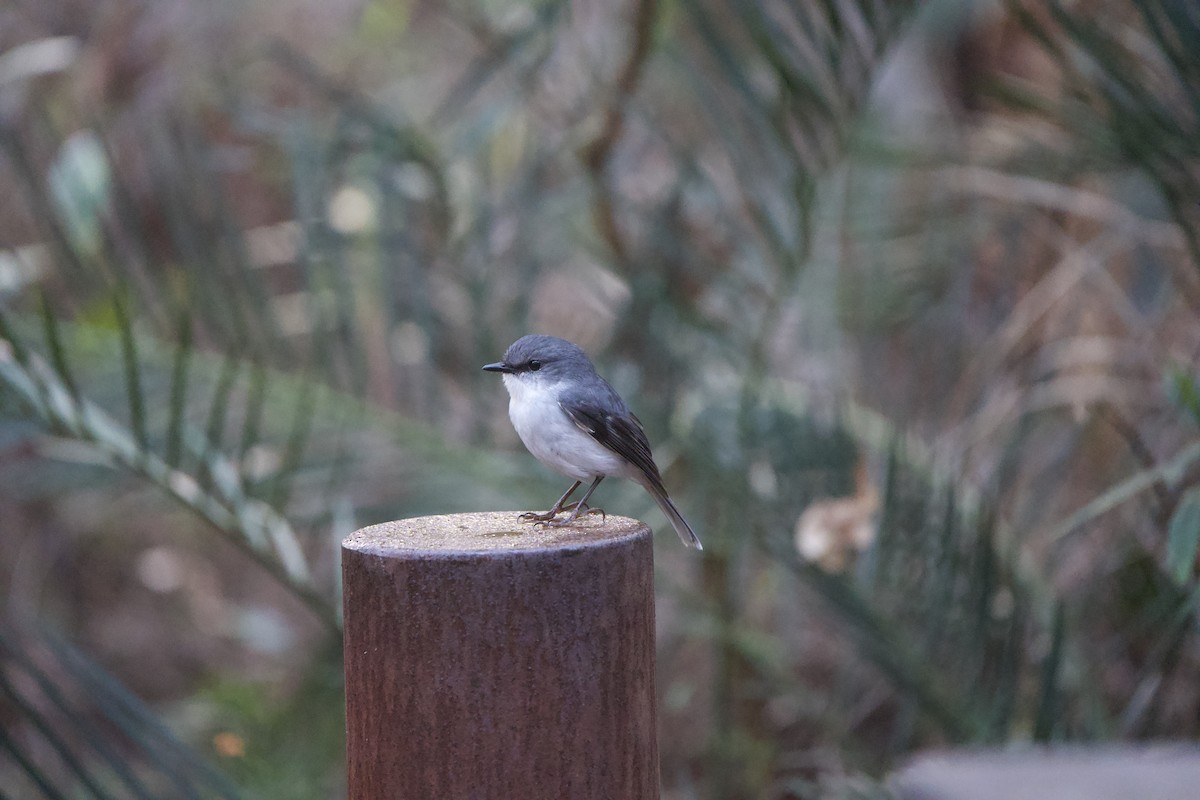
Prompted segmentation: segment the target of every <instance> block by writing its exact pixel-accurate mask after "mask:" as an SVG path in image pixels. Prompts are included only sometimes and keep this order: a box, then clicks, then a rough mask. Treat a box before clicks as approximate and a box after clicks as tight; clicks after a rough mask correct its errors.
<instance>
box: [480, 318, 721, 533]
mask: <svg viewBox="0 0 1200 800" xmlns="http://www.w3.org/2000/svg"><path fill="white" fill-rule="evenodd" d="M483 369H484V370H485V371H487V372H498V373H500V375H501V377H502V379H503V381H504V387H505V388H506V389H507V390H508V396H509V401H508V416H509V419H510V420H511V421H512V424H513V427H514V428H515V429H516V431H517V435H518V436H519V437H521V442H522V443H523V444H524V445H525V447H526V449H528V450H529V452H530V453H532V454H533V455H534V457H536V458H537V459H538V460H539V461H541V462H542V463H543V464H545V465H546V466H547V467H550V469H552V470H554V471H555V472H558V473H561V474H563V475H566V476H567V477H568V478H574V480H575V483H573V484H572V485H571V488H569V489H567V491H566V492H565V493H564V494H563V496H562V497H560V498H558V502H556V503H555V504H554V507H553V508H551V509H550V510H549V511H547V512H545V513H544V514H539V513H535V512H527V513H524V514H522V515H521V519H522V520H524V521H526V522H533V523H535V524H542V525H547V526H553V527H562V526H566V525H570V524H571V523H573V522H575V520H577V519H578V518H579V516H580V515H581V514H583V513H584V512H585V511H586V512H587V513H588V514H597V513H598V514H603V513H604V511H603V510H602V509H598V508H595V509H594V508H591V507H590V506H589V505H588V500H589V499H591V496H592V493H593V492H594V491H596V487H597V486H599V485H600V482H601V481H602V480H604V479H605V478H607V477H608V476H610V475H612V476H615V477H619V478H626V479H629V480H632V481H634V482H636V483H638V484H641V486H642V487H643V488H644V489H645V490H646V491H647V492H648V493H649V494H650V496H651V497H652V498H654V502H655V503H657V504H658V507H659V508H660V509H662V512H663V514H665V515H666V517H667V519H668V520H670V522H671V527H673V528H674V529H675V532H676V533H678V534H679V538H680V539H681V540H682V541H683V543H684V544H685V545H687V546H688V547H694V548H695V549H697V550H702V549H703V547H702V546H701V544H700V539H699V537H697V536H696V532H695V531H694V530H692V526H691V525H689V524H688V522H687V520H686V519H684V518H683V514H681V513H680V512H679V509H678V508H676V507H675V503H674V502H672V501H671V498H670V497H669V496H668V495H667V490H666V487H665V486H664V485H663V479H662V476H661V475H660V474H659V471H658V466H657V465H655V463H654V456H653V455H652V454H651V452H650V443H649V441H648V440H647V439H646V432H645V430H644V429H643V428H642V423H641V421H640V420H639V419H638V418H637V417H636V416H634V414H633V412H632V411H630V410H629V406H627V405H626V404H625V401H624V400H622V399H621V396H620V395H619V394H617V391H616V390H615V389H613V388H612V386H610V385H609V383H608V381H606V380H604V378H602V377H600V376H599V375H598V374H597V373H596V368H595V367H594V366H592V362H591V360H590V359H589V358H588V357H587V354H586V353H584V352H583V350H582V349H581V348H580V347H579V346H578V345H576V344H574V343H572V342H569V341H567V340H566V339H560V338H558V337H557V336H543V335H540V334H529V335H527V336H522V337H521V338H520V339H517V340H516V341H515V342H513V343H512V344H511V345H509V347H508V349H507V350H506V351H505V352H504V360H502V361H497V362H496V363H494V364H485V365H484V367H483ZM584 481H591V485H590V486H589V487H588V489H587V491H586V492H585V493H584V495H583V498H582V499H581V500H578V501H576V502H573V503H567V501H568V500H569V499H570V497H571V495H572V494H574V493H575V490H576V489H578V488H579V487H580V486H582V485H583V482H584ZM563 513H566V516H565V517H560V516H559V515H560V514H563Z"/></svg>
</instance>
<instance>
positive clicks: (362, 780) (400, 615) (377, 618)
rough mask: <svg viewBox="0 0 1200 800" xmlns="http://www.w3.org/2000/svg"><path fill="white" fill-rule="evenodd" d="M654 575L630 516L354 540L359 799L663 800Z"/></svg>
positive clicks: (351, 645) (485, 522)
mask: <svg viewBox="0 0 1200 800" xmlns="http://www.w3.org/2000/svg"><path fill="white" fill-rule="evenodd" d="M653 566H654V565H653V550H652V548H651V538H650V529H649V527H648V526H647V525H645V523H642V522H638V521H637V520H633V519H627V518H623V517H612V516H610V517H608V518H607V520H604V521H601V520H599V519H597V518H594V517H592V518H588V519H586V520H582V521H581V524H578V525H575V526H572V527H570V528H559V529H549V530H546V529H540V528H534V527H533V526H531V525H528V524H520V523H519V522H518V521H517V518H516V514H515V513H513V512H504V513H492V514H457V515H450V516H440V517H421V518H418V519H409V520H402V521H399V522H389V523H385V524H383V525H374V526H372V527H369V528H363V529H362V530H360V531H357V532H356V533H354V534H352V535H350V536H349V537H347V539H346V540H345V541H344V542H343V543H342V574H343V580H344V599H345V619H346V629H345V630H346V633H345V637H346V638H345V642H346V645H345V648H346V650H345V654H346V727H347V752H348V783H349V786H348V788H349V796H350V800H384V799H385V798H386V800H428V798H437V800H458V798H462V800H467V799H468V798H481V800H506V799H507V798H512V800H540V799H541V798H545V800H563V799H564V798H570V799H571V800H591V799H592V798H594V799H595V800H601V799H603V800H612V799H613V798H619V800H651V798H657V797H658V796H659V795H658V788H659V786H658V747H657V741H656V730H655V695H654V586H653Z"/></svg>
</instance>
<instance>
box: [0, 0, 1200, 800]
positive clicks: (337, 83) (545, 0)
mask: <svg viewBox="0 0 1200 800" xmlns="http://www.w3.org/2000/svg"><path fill="white" fill-rule="evenodd" d="M1197 53H1200V16H1198V13H1197V10H1196V7H1195V4H1194V3H1191V2H1189V0H1095V1H1094V2H1068V1H1067V0H1045V1H1044V2H1034V1H1033V0H1007V1H1006V2H969V0H931V1H930V2H924V3H922V2H915V1H914V2H893V1H890V0H827V1H826V2H822V3H785V2H749V3H741V2H725V1H724V0H678V1H677V2H665V1H660V0H625V1H624V2H620V3H603V2H588V0H577V1H576V2H564V0H541V1H540V2H531V3H521V2H511V3H510V2H501V1H500V0H495V1H493V0H486V1H482V0H480V1H476V2H467V1H466V0H462V1H461V2H448V3H422V2H403V1H401V2H395V1H391V0H380V1H379V2H368V1H367V0H341V1H339V2H328V1H323V2H310V1H308V0H292V1H291V2H287V3H278V2H266V0H235V2H227V3H220V4H211V3H187V2H184V0H157V2H149V0H105V2H100V3H96V2H89V1H88V0H53V1H52V2H47V1H46V0H39V1H38V2H33V1H32V0H31V1H29V2H26V1H25V0H15V1H14V2H10V3H8V4H6V5H4V6H3V7H0V144H2V145H3V149H2V150H0V245H3V250H2V251H0V552H2V553H3V554H4V555H3V557H2V558H0V592H2V593H3V595H2V596H3V609H4V612H3V623H2V625H0V787H3V789H0V796H3V797H9V796H11V797H29V796H45V797H51V798H54V797H77V796H83V797H167V796H172V797H173V796H178V797H263V798H276V797H278V798H329V797H337V796H339V795H340V793H341V792H342V791H343V778H342V753H341V748H342V738H341V737H342V719H341V714H342V710H341V703H342V698H341V693H340V668H341V665H340V657H341V652H340V641H339V636H338V625H339V620H338V608H337V598H338V597H339V587H338V586H337V575H338V573H337V564H336V556H337V543H338V541H339V540H340V538H341V537H342V536H343V535H345V534H346V533H348V532H349V531H351V530H353V529H355V528H356V527H358V526H361V525H365V524H369V523H372V522H376V521H380V520H383V519H388V518H394V517H402V516H411V515H417V514H424V513H441V512H452V511H460V510H479V509H495V508H510V509H518V508H538V507H544V506H545V505H546V503H547V502H548V501H549V500H551V499H553V498H554V497H556V496H557V494H558V493H559V492H560V491H561V488H562V487H561V486H560V483H561V481H560V480H559V479H557V478H555V477H553V476H551V475H549V474H547V473H546V472H544V471H543V470H542V469H541V468H540V467H538V466H537V465H536V464H535V463H534V461H533V459H532V458H530V457H528V456H527V455H526V454H525V453H524V452H523V451H522V449H521V448H520V446H519V444H518V443H517V442H516V440H515V435H514V434H513V432H512V431H511V428H510V426H509V425H508V422H507V419H506V415H505V413H504V408H505V403H506V397H505V394H504V392H503V390H502V389H501V388H500V387H499V386H498V384H497V383H496V382H495V381H494V379H492V377H491V376H488V375H485V374H483V373H481V372H480V371H479V366H480V365H482V364H484V363H487V362H489V361H493V360H495V359H496V358H497V357H498V356H499V354H501V353H502V352H503V350H504V347H505V346H506V345H507V344H508V343H509V342H510V341H511V340H513V339H515V338H516V337H517V336H518V335H520V334H522V333H525V332H528V331H542V332H550V333H556V334H559V335H563V336H566V337H568V338H571V339H573V340H575V341H577V342H579V343H580V344H581V345H582V346H584V347H585V349H587V350H588V351H589V352H591V353H592V354H593V355H594V356H595V358H596V360H597V361H598V362H599V364H600V366H601V369H602V372H603V373H604V374H606V375H608V376H609V377H610V379H611V380H612V382H613V383H614V384H615V385H616V386H617V387H618V389H619V390H621V391H622V393H623V394H625V396H626V397H633V398H636V401H635V406H636V409H637V412H638V414H639V416H640V417H641V418H642V419H643V421H644V422H645V423H646V426H647V428H648V430H649V431H650V432H651V434H652V440H653V443H654V445H655V450H656V454H657V455H658V459H659V463H660V464H661V465H662V466H664V468H665V472H666V480H667V483H668V485H669V486H671V487H672V488H673V490H674V493H675V494H676V495H677V499H678V500H679V502H680V504H681V506H682V507H683V508H684V509H685V512H686V513H687V514H688V515H689V517H690V518H691V519H692V521H693V522H694V523H695V524H696V527H697V530H698V532H699V534H700V536H701V538H702V539H703V540H704V542H705V545H706V550H705V551H704V553H703V555H702V557H697V556H696V555H695V554H693V553H691V552H684V551H683V550H682V548H680V547H678V546H677V543H676V542H675V540H674V537H673V535H670V534H669V531H667V532H666V533H667V535H666V536H664V538H663V539H662V540H661V541H660V543H659V545H660V546H659V548H658V556H657V557H658V565H659V567H658V568H659V578H660V593H659V596H660V607H659V621H660V622H659V624H660V637H659V640H660V645H661V652H660V656H659V665H660V670H661V672H660V676H659V694H660V700H661V704H662V707H661V710H660V720H661V726H662V736H661V741H662V746H661V750H662V766H663V786H664V797H667V798H681V799H682V798H693V797H703V798H742V797H745V798H751V797H753V798H816V797H855V796H874V795H879V794H883V793H885V792H886V787H885V786H884V785H883V784H882V783H881V782H880V781H881V780H882V779H883V776H885V775H886V773H887V771H888V770H889V769H891V768H893V767H895V766H896V765H898V764H900V763H902V762H903V760H904V759H905V757H906V756H907V755H909V754H911V753H913V752H914V751H916V750H918V749H920V748H927V747H934V746H943V745H957V744H972V743H1007V742H1028V741H1038V742H1041V741H1054V740H1072V741H1105V740H1139V739H1151V738H1155V739H1157V738H1164V737H1168V738H1194V737H1195V736H1196V735H1197V733H1198V730H1197V726H1198V720H1200V715H1198V714H1197V710H1198V706H1200V687H1198V686H1197V684H1196V682H1195V681H1194V680H1193V679H1192V678H1191V676H1193V675H1195V674H1196V669H1197V668H1198V667H1200V663H1198V662H1200V648H1198V643H1197V639H1196V636H1195V633H1196V622H1197V616H1196V614H1197V603H1198V602H1200V584H1198V583H1197V580H1196V551H1197V542H1198V539H1200V466H1198V462H1200V435H1198V431H1197V426H1198V425H1200V389H1198V388H1197V377H1198V370H1197V366H1196V365H1197V356H1198V354H1200V322H1198V320H1200V316H1198V313H1197V312H1200V59H1198V58H1197ZM602 500H603V504H604V505H605V506H606V507H607V508H609V509H610V510H619V511H621V512H622V513H627V514H631V515H639V516H643V517H645V518H647V519H649V520H651V521H652V522H653V523H654V524H655V525H656V526H659V527H663V526H662V520H661V518H660V517H659V516H658V515H657V512H655V511H654V510H653V508H652V506H651V505H650V503H649V501H648V499H647V498H645V497H644V496H643V495H642V494H641V493H640V492H639V491H638V490H637V488H636V487H629V486H625V487H620V486H608V485H606V487H605V490H604V497H603V498H602ZM660 532H661V531H660Z"/></svg>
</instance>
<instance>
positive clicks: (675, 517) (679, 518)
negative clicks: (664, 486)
mask: <svg viewBox="0 0 1200 800" xmlns="http://www.w3.org/2000/svg"><path fill="white" fill-rule="evenodd" d="M646 490H647V491H649V492H650V496H651V497H653V498H654V502H656V503H658V507H659V508H661V509H662V512H663V513H664V514H666V515H667V519H669V520H670V521H671V527H672V528H674V529H675V532H676V533H678V534H679V538H680V540H681V541H682V542H683V543H684V544H685V545H687V546H688V547H694V548H696V549H697V550H703V549H704V546H703V545H701V544H700V537H698V536H697V535H696V532H695V531H694V530H692V526H691V525H688V521H687V520H686V519H684V518H683V514H680V513H679V509H678V508H676V507H675V504H674V503H672V502H671V498H670V497H667V494H666V492H661V491H657V490H656V488H655V487H651V486H647V487H646Z"/></svg>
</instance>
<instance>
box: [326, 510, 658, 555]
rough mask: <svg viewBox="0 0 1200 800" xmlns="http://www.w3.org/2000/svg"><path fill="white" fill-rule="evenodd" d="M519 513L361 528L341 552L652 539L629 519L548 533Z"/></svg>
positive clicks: (592, 519)
mask: <svg viewBox="0 0 1200 800" xmlns="http://www.w3.org/2000/svg"><path fill="white" fill-rule="evenodd" d="M519 514H520V512H519V511H490V512H480V513H470V514H441V515H438V516H432V517H413V518H411V519H401V520H394V521H392V522H383V523H380V524H378V525H371V526H369V527H366V528H361V529H359V530H357V531H355V532H354V533H352V534H350V535H349V536H347V537H346V538H345V539H344V540H342V547H344V548H346V549H347V550H355V551H361V552H377V553H384V552H388V553H394V552H422V553H440V554H453V553H496V554H501V553H504V552H515V551H520V552H528V551H534V550H559V549H563V548H567V549H574V548H586V547H602V546H604V545H611V544H616V543H618V542H621V541H624V540H628V539H634V538H637V537H639V536H648V535H649V534H650V526H649V525H647V524H646V523H644V522H642V521H640V520H636V519H632V518H630V517H618V516H615V515H612V514H610V515H608V517H607V518H604V517H596V516H589V517H583V518H581V519H578V520H576V521H575V522H573V523H571V525H570V526H569V527H564V528H547V527H545V526H543V525H534V524H533V523H531V522H524V521H522V520H520V519H518V515H519Z"/></svg>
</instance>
